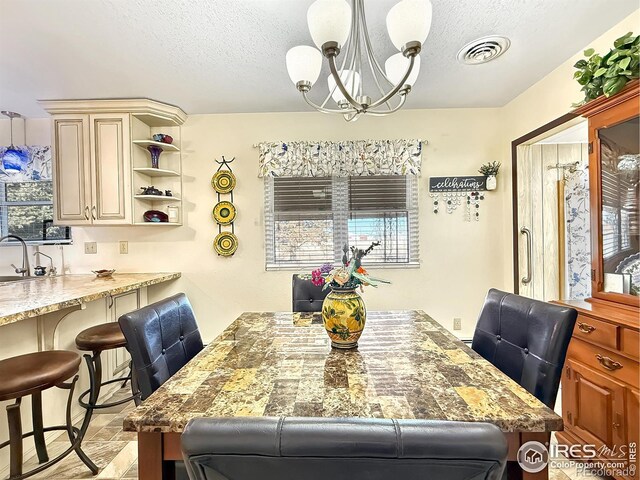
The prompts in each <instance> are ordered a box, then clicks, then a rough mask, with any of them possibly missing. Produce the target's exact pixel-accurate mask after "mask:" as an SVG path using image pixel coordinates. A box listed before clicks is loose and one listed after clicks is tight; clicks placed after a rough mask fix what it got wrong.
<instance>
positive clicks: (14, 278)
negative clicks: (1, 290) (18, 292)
mask: <svg viewBox="0 0 640 480" xmlns="http://www.w3.org/2000/svg"><path fill="white" fill-rule="evenodd" d="M37 278H38V277H23V276H22V275H4V276H2V275H0V283H9V282H23V281H27V280H36V279H37Z"/></svg>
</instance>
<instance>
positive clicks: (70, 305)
mask: <svg viewBox="0 0 640 480" xmlns="http://www.w3.org/2000/svg"><path fill="white" fill-rule="evenodd" d="M180 276H181V274H180V273H115V274H114V275H113V277H112V278H96V276H95V275H93V274H89V275H75V274H67V275H63V276H58V277H53V278H50V277H37V278H34V279H28V280H20V281H14V282H5V283H0V359H5V358H11V357H15V356H18V355H22V354H26V353H31V352H35V351H43V350H52V349H59V350H71V351H76V345H75V337H76V335H77V334H78V333H80V331H82V330H84V329H85V328H88V327H91V326H94V325H97V324H100V323H105V322H115V321H117V319H118V317H119V316H120V315H122V314H124V313H127V312H129V311H132V310H135V309H137V308H139V307H142V306H144V305H147V304H148V303H149V299H150V298H151V299H153V298H158V297H164V296H168V295H169V293H166V292H168V291H171V290H173V289H175V288H176V286H174V285H171V283H173V282H175V281H176V279H178V278H179V277H180ZM172 293H173V292H172ZM128 363H129V356H128V353H127V352H126V350H125V349H124V348H119V349H115V350H111V351H109V352H106V353H105V354H104V355H103V372H102V373H103V379H104V380H110V379H113V378H118V377H121V376H122V375H123V374H124V373H126V371H127V367H128ZM88 386H89V379H88V373H87V368H86V366H84V365H82V366H81V368H80V371H79V380H78V382H77V384H76V389H75V393H74V400H75V398H77V396H78V395H79V393H80V392H82V391H84V390H85V389H87V388H88ZM119 386H120V384H119V383H114V384H112V385H110V386H108V387H105V388H103V389H102V390H101V395H100V400H102V399H105V398H108V397H109V396H111V395H112V394H113V391H114V389H117V388H119ZM45 395H46V399H47V402H48V404H49V405H60V408H50V409H47V410H46V411H45V412H44V424H45V425H59V424H63V423H64V422H65V418H64V417H65V409H64V405H65V404H66V399H67V392H66V391H64V390H60V389H50V390H48V391H47V392H46V394H45ZM24 400H25V401H24V404H25V405H24V408H22V409H21V414H22V415H21V416H22V424H23V425H24V428H25V431H28V428H29V426H30V425H31V415H30V411H29V410H30V408H29V404H30V401H31V400H30V398H25V399H24ZM4 408H5V402H2V403H0V409H4ZM83 412H84V410H83V409H82V408H81V407H80V405H78V403H77V402H76V401H74V402H73V404H72V412H71V414H72V417H73V418H74V419H77V418H80V416H81V415H82V414H83ZM51 435H56V432H52V433H49V434H45V436H46V438H49V437H50V436H51ZM7 437H8V430H7V422H6V421H2V422H0V438H3V439H4V438H7ZM33 448H34V447H33V442H26V443H25V451H24V454H25V458H28V457H29V456H30V455H31V454H32V452H33ZM8 453H9V452H8V449H4V450H2V451H0V478H4V473H6V472H4V470H5V469H8Z"/></svg>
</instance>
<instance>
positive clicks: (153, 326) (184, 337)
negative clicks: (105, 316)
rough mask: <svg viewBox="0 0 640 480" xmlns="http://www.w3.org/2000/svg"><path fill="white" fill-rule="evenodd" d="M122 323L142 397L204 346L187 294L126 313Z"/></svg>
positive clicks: (142, 398) (121, 320)
mask: <svg viewBox="0 0 640 480" xmlns="http://www.w3.org/2000/svg"><path fill="white" fill-rule="evenodd" d="M118 322H119V323H120V328H121V329H122V332H123V333H124V336H125V338H126V339H127V349H128V350H129V352H130V353H131V360H132V363H133V367H132V370H133V374H134V375H133V378H134V379H135V380H136V382H137V384H138V388H139V390H140V397H141V400H144V399H145V398H147V397H149V395H151V394H152V393H153V392H154V391H156V390H157V389H158V388H159V387H160V386H161V385H162V384H163V383H164V382H166V381H167V380H168V379H169V378H171V377H172V376H173V375H174V374H175V373H176V372H177V371H178V370H180V369H181V368H182V367H183V366H184V365H185V364H186V363H187V362H188V361H189V360H191V359H192V358H193V357H195V356H196V354H198V352H200V351H201V350H202V348H203V344H202V337H201V336H200V331H199V330H198V324H197V322H196V318H195V315H194V313H193V309H192V308H191V304H190V303H189V300H188V299H187V297H186V295H185V294H184V293H179V294H177V295H173V296H171V297H169V298H165V299H164V300H161V301H159V302H156V303H152V304H150V305H147V306H146V307H143V308H140V309H139V310H135V311H133V312H130V313H127V314H125V315H122V316H121V317H120V318H119V319H118Z"/></svg>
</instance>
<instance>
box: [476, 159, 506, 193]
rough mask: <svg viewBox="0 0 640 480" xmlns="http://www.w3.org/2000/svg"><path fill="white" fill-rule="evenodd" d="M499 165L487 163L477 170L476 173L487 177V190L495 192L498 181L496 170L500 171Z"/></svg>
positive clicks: (498, 163)
mask: <svg viewBox="0 0 640 480" xmlns="http://www.w3.org/2000/svg"><path fill="white" fill-rule="evenodd" d="M501 165H502V164H501V163H500V162H487V163H485V164H484V165H482V166H481V167H480V170H478V172H480V173H481V174H482V175H484V176H485V177H487V190H495V189H496V188H497V186H498V181H497V179H496V175H498V170H500V166H501Z"/></svg>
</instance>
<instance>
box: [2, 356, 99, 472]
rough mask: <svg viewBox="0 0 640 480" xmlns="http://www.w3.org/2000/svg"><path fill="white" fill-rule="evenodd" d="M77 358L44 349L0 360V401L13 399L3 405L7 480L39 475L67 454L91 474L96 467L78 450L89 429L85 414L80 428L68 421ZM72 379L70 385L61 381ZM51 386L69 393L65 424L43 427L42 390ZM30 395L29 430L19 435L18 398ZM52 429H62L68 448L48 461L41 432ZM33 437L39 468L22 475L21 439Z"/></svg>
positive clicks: (76, 371) (74, 383) (19, 399)
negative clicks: (73, 454) (73, 456)
mask: <svg viewBox="0 0 640 480" xmlns="http://www.w3.org/2000/svg"><path fill="white" fill-rule="evenodd" d="M79 366H80V356H79V355H78V354H77V353H75V352H68V351H64V350H48V351H46V352H36V353H28V354H26V355H19V356H17V357H12V358H7V359H5V360H0V401H5V400H13V399H15V403H12V404H10V405H8V406H7V419H8V423H9V440H8V441H7V442H4V443H2V444H0V449H2V448H4V447H6V446H7V445H8V446H9V459H10V460H9V479H10V480H21V479H24V478H27V477H30V476H32V475H35V474H36V473H39V472H41V471H43V470H45V469H47V468H49V467H50V466H51V465H54V464H55V463H58V462H59V461H60V460H62V459H63V458H64V457H66V456H67V455H69V454H70V453H71V452H76V454H77V455H78V457H80V460H82V461H83V462H84V464H85V465H86V466H87V467H89V469H90V470H91V472H92V473H93V474H94V475H95V474H97V473H98V467H97V466H96V465H95V464H94V463H93V462H92V461H91V459H89V457H88V456H87V454H86V453H84V452H83V451H82V447H81V444H82V439H83V438H84V434H85V432H86V431H87V427H88V426H89V420H90V418H89V414H88V412H87V413H86V414H85V418H84V421H83V422H82V426H81V427H80V428H78V427H74V426H73V422H72V420H71V404H72V398H73V390H74V388H75V385H76V382H77V381H78V375H77V373H78V368H79ZM71 377H73V379H72V380H71V381H70V382H65V380H67V379H69V378H71ZM51 387H58V388H61V389H63V390H69V398H68V400H67V412H66V425H56V426H53V427H46V428H45V427H43V423H42V391H43V390H46V389H48V388H51ZM27 395H31V399H32V400H31V417H32V419H33V430H32V431H31V432H28V433H22V421H21V418H20V403H21V402H22V397H26V396H27ZM55 430H64V431H66V432H67V435H68V436H69V441H70V442H71V446H70V447H69V448H68V449H66V450H65V451H64V452H62V453H61V454H60V455H58V456H57V457H55V458H54V459H51V460H50V459H49V455H48V453H47V447H46V444H45V441H44V433H45V432H52V431H55ZM31 436H32V437H33V441H34V443H35V446H36V453H37V455H38V460H39V462H40V465H38V466H37V467H35V468H33V469H31V470H29V471H28V472H26V473H22V462H23V458H22V456H23V452H22V439H23V438H27V437H31Z"/></svg>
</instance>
